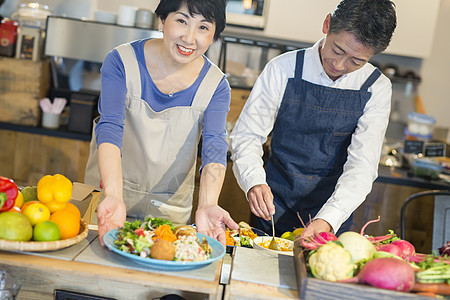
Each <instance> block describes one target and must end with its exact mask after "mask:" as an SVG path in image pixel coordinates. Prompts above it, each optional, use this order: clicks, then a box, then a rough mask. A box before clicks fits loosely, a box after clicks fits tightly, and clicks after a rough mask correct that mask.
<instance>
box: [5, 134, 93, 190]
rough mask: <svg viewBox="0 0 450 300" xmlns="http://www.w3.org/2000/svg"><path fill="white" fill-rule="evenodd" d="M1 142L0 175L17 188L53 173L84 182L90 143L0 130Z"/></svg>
mask: <svg viewBox="0 0 450 300" xmlns="http://www.w3.org/2000/svg"><path fill="white" fill-rule="evenodd" d="M0 139H1V141H2V145H3V146H2V151H1V153H0V175H1V176H6V177H9V178H12V179H14V180H15V181H16V183H17V184H18V185H36V184H37V182H38V181H39V179H40V178H41V177H42V176H44V175H47V174H56V173H60V174H63V175H64V176H66V177H67V178H69V179H70V180H72V181H78V182H83V180H84V169H85V166H86V163H87V160H88V157H89V142H87V141H80V140H74V139H67V138H59V137H51V136H45V135H38V134H31V133H23V132H15V131H9V130H0Z"/></svg>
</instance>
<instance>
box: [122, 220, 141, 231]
mask: <svg viewBox="0 0 450 300" xmlns="http://www.w3.org/2000/svg"><path fill="white" fill-rule="evenodd" d="M141 225H142V222H141V221H140V220H136V221H134V222H128V221H125V223H123V230H125V231H135V230H136V229H138V228H139V227H140V226H141Z"/></svg>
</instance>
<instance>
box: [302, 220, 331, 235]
mask: <svg viewBox="0 0 450 300" xmlns="http://www.w3.org/2000/svg"><path fill="white" fill-rule="evenodd" d="M324 231H325V232H330V231H331V225H330V224H329V223H328V222H327V221H325V220H324V219H315V220H314V221H312V222H311V223H310V224H309V225H308V226H306V228H305V230H304V231H303V233H302V235H301V237H302V238H308V237H311V236H314V235H316V234H319V233H320V232H324Z"/></svg>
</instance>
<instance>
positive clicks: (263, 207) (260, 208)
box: [247, 184, 275, 221]
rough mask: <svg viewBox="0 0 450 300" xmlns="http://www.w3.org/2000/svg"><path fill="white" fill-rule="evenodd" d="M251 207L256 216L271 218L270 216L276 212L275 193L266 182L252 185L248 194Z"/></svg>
mask: <svg viewBox="0 0 450 300" xmlns="http://www.w3.org/2000/svg"><path fill="white" fill-rule="evenodd" d="M247 199H248V202H249V204H250V209H251V211H252V213H253V214H254V215H255V216H258V217H260V218H263V219H264V220H266V221H269V220H270V216H271V215H273V214H275V206H274V205H273V194H272V191H271V190H270V187H269V186H268V185H266V184H259V185H255V186H254V187H252V188H251V189H250V190H249V191H248V194H247Z"/></svg>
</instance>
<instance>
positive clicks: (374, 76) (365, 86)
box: [361, 68, 381, 91]
mask: <svg viewBox="0 0 450 300" xmlns="http://www.w3.org/2000/svg"><path fill="white" fill-rule="evenodd" d="M380 75H381V71H380V70H379V69H378V68H375V70H373V72H372V74H370V76H369V78H367V80H366V82H364V84H363V85H362V86H361V91H367V90H368V89H369V88H370V87H371V86H372V84H373V83H374V82H375V81H377V79H378V77H380Z"/></svg>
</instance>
